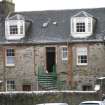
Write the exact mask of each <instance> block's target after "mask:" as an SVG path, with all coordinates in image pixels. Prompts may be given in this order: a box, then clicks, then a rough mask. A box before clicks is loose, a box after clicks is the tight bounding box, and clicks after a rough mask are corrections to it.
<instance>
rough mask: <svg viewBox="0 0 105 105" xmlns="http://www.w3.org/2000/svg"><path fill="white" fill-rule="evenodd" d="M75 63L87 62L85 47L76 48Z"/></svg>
mask: <svg viewBox="0 0 105 105" xmlns="http://www.w3.org/2000/svg"><path fill="white" fill-rule="evenodd" d="M77 63H78V64H87V63H88V58H87V48H85V47H83V48H77Z"/></svg>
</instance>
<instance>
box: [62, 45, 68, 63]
mask: <svg viewBox="0 0 105 105" xmlns="http://www.w3.org/2000/svg"><path fill="white" fill-rule="evenodd" d="M67 52H68V51H67V47H66V46H65V47H62V62H63V63H65V62H67V58H68V56H67Z"/></svg>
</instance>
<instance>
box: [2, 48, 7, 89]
mask: <svg viewBox="0 0 105 105" xmlns="http://www.w3.org/2000/svg"><path fill="white" fill-rule="evenodd" d="M2 54H3V91H6V68H5V48H2Z"/></svg>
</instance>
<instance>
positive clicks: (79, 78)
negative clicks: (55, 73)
mask: <svg viewBox="0 0 105 105" xmlns="http://www.w3.org/2000/svg"><path fill="white" fill-rule="evenodd" d="M81 46H85V47H87V48H88V65H82V66H80V65H79V66H78V65H76V64H77V63H76V47H81ZM72 49H73V66H72V69H73V79H74V82H75V84H76V86H77V89H78V90H81V89H82V86H83V85H91V86H92V88H94V84H95V81H96V78H98V77H102V76H105V64H104V61H105V46H104V45H103V44H101V43H100V44H84V45H83V44H78V45H77V44H75V45H74V46H73V48H72Z"/></svg>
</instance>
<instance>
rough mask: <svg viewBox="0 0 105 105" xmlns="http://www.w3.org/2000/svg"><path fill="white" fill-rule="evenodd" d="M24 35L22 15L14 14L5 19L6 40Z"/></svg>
mask: <svg viewBox="0 0 105 105" xmlns="http://www.w3.org/2000/svg"><path fill="white" fill-rule="evenodd" d="M24 36H25V19H24V16H22V15H20V14H16V15H13V16H7V18H6V19H5V37H6V39H7V40H19V39H21V38H23V37H24Z"/></svg>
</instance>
